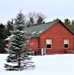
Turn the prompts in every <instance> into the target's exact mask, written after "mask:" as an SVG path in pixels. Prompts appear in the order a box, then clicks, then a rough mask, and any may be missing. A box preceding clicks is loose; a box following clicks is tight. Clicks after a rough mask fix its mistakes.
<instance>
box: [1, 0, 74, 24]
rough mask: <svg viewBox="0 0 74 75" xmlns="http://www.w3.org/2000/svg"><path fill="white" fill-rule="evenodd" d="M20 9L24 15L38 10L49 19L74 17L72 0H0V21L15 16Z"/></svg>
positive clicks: (5, 20) (73, 2)
mask: <svg viewBox="0 0 74 75" xmlns="http://www.w3.org/2000/svg"><path fill="white" fill-rule="evenodd" d="M20 10H22V12H23V13H24V15H26V14H27V13H29V12H33V11H35V12H37V13H38V12H40V13H42V14H44V15H45V16H46V17H47V19H48V20H49V21H51V20H53V19H56V18H60V19H62V20H63V19H65V18H69V19H74V0H0V23H6V22H7V21H8V20H10V19H11V18H15V17H16V15H17V13H18V12H19V11H20Z"/></svg>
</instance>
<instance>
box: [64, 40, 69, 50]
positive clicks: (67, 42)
mask: <svg viewBox="0 0 74 75" xmlns="http://www.w3.org/2000/svg"><path fill="white" fill-rule="evenodd" d="M64 48H65V49H68V48H69V39H64Z"/></svg>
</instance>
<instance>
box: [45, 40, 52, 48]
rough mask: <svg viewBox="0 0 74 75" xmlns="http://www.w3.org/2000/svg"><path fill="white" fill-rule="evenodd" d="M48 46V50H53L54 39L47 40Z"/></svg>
mask: <svg viewBox="0 0 74 75" xmlns="http://www.w3.org/2000/svg"><path fill="white" fill-rule="evenodd" d="M46 45H47V48H52V39H47V40H46Z"/></svg>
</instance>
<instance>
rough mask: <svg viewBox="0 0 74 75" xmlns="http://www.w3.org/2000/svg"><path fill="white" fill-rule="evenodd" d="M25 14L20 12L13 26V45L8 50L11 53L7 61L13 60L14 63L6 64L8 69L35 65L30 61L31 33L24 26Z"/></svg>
mask: <svg viewBox="0 0 74 75" xmlns="http://www.w3.org/2000/svg"><path fill="white" fill-rule="evenodd" d="M24 24H25V23H24V15H23V14H22V13H21V12H20V13H19V14H18V15H17V17H16V19H15V25H14V26H13V31H12V35H13V36H12V37H11V38H10V39H11V41H10V42H11V45H10V47H9V48H7V49H6V51H7V52H8V53H9V55H8V57H7V62H11V63H12V65H9V64H8V63H7V64H5V68H6V69H7V70H23V69H27V68H29V67H34V65H32V63H33V62H30V60H31V57H29V53H30V50H31V49H29V48H28V47H29V46H30V45H31V44H30V43H29V39H30V37H31V35H30V34H28V33H27V31H25V28H26V27H25V26H24ZM13 64H15V66H13Z"/></svg>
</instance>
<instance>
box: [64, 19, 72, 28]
mask: <svg viewBox="0 0 74 75" xmlns="http://www.w3.org/2000/svg"><path fill="white" fill-rule="evenodd" d="M64 23H65V24H66V25H67V26H68V27H69V28H70V27H71V25H70V23H71V22H70V20H69V19H65V20H64Z"/></svg>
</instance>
